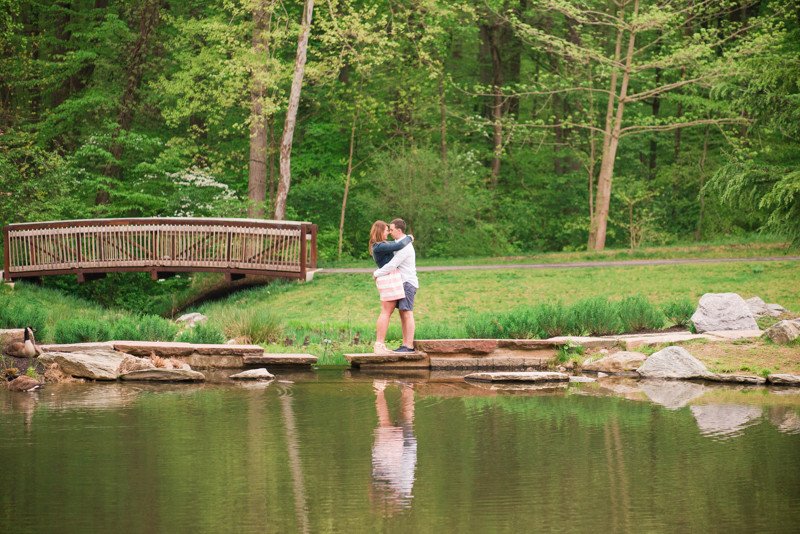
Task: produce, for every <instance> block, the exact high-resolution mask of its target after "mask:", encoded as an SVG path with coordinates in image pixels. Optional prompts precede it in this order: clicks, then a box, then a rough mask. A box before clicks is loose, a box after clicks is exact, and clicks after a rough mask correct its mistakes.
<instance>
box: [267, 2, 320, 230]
mask: <svg viewBox="0 0 800 534" xmlns="http://www.w3.org/2000/svg"><path fill="white" fill-rule="evenodd" d="M313 12H314V0H306V4H305V7H304V8H303V20H302V22H301V30H300V38H299V39H298V40H297V59H296V60H295V63H294V79H293V80H292V89H291V92H290V93H289V106H288V108H287V109H286V122H284V125H283V138H282V139H281V159H280V178H279V179H278V193H277V195H276V196H275V218H276V219H277V220H279V221H282V220H284V219H286V199H287V198H288V196H289V187H290V186H291V182H292V167H291V156H292V140H293V139H294V127H295V123H296V122H297V108H298V107H299V106H300V91H301V89H302V88H303V75H304V74H305V70H306V50H307V48H308V34H309V33H311V18H312V14H313Z"/></svg>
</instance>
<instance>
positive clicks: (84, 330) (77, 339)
mask: <svg viewBox="0 0 800 534" xmlns="http://www.w3.org/2000/svg"><path fill="white" fill-rule="evenodd" d="M110 339H111V329H110V328H109V326H108V324H106V323H105V322H104V321H98V320H94V319H87V318H82V317H79V318H76V319H72V320H68V321H62V322H59V323H58V324H56V330H55V342H56V343H91V342H95V341H108V340H110Z"/></svg>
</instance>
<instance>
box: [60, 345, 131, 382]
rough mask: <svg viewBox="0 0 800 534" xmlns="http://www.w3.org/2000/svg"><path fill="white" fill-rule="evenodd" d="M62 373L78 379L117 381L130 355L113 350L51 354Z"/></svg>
mask: <svg viewBox="0 0 800 534" xmlns="http://www.w3.org/2000/svg"><path fill="white" fill-rule="evenodd" d="M49 354H50V355H52V357H53V359H54V361H55V363H57V364H58V367H59V368H60V369H61V372H62V373H64V374H65V375H67V376H74V377H76V378H88V379H90V380H116V379H117V376H118V375H119V367H120V365H121V364H122V362H123V361H124V360H125V359H126V358H129V357H130V356H129V355H128V354H125V353H124V352H118V351H113V350H94V351H85V352H51V353H49Z"/></svg>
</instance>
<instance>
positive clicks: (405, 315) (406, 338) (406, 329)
mask: <svg viewBox="0 0 800 534" xmlns="http://www.w3.org/2000/svg"><path fill="white" fill-rule="evenodd" d="M398 313H399V314H400V326H401V328H402V329H403V346H405V347H408V348H409V349H412V350H413V348H414V331H415V330H416V328H417V325H416V324H415V323H414V312H413V311H410V310H398Z"/></svg>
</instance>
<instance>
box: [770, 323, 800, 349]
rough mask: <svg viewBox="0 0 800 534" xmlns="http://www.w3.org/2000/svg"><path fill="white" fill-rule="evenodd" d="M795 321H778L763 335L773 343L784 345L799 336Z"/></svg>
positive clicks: (799, 330) (799, 331) (799, 332)
mask: <svg viewBox="0 0 800 534" xmlns="http://www.w3.org/2000/svg"><path fill="white" fill-rule="evenodd" d="M795 323H796V321H780V322H777V323H775V324H774V325H772V326H771V327H769V328H768V329H767V331H766V332H765V334H767V337H769V338H770V339H771V340H772V342H773V343H777V344H779V345H785V344H787V343H789V342H791V341H794V340H795V339H797V336H800V329H798V327H797V325H796V324H795Z"/></svg>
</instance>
